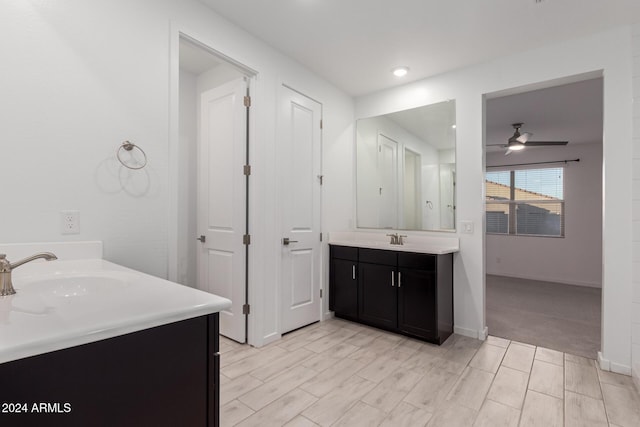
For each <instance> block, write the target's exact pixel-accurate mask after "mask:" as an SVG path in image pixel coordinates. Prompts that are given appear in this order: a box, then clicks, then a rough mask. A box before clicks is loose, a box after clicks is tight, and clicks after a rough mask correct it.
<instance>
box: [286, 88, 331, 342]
mask: <svg viewBox="0 0 640 427" xmlns="http://www.w3.org/2000/svg"><path fill="white" fill-rule="evenodd" d="M321 115H322V106H321V105H320V104H319V103H318V102H316V101H314V100H312V99H309V98H307V97H306V96H304V95H301V94H300V93H298V92H296V91H294V90H291V89H289V88H287V87H284V86H283V87H282V88H281V110H280V115H279V116H280V117H279V131H278V136H279V137H278V142H279V144H280V146H279V150H278V152H279V156H280V158H279V174H280V207H281V212H282V215H281V218H282V241H281V244H282V246H281V247H282V258H281V265H280V273H281V276H280V277H281V283H280V289H281V294H280V296H281V298H280V301H281V310H280V325H281V327H280V332H281V333H285V332H288V331H291V330H293V329H296V328H299V327H302V326H305V325H308V324H310V323H313V322H317V321H318V320H320V310H321V308H320V306H321V304H320V248H321V245H320V186H321V179H320V174H321V127H320V126H321ZM285 239H289V241H290V243H288V244H287V241H286V240H285Z"/></svg>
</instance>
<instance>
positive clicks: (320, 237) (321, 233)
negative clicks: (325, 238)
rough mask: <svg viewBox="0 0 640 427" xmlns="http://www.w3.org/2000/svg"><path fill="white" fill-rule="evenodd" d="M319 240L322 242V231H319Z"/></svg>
mask: <svg viewBox="0 0 640 427" xmlns="http://www.w3.org/2000/svg"><path fill="white" fill-rule="evenodd" d="M320 241H321V242H322V233H320Z"/></svg>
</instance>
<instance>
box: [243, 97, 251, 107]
mask: <svg viewBox="0 0 640 427" xmlns="http://www.w3.org/2000/svg"><path fill="white" fill-rule="evenodd" d="M244 106H245V107H247V108H249V107H251V97H250V96H249V95H247V96H245V97H244Z"/></svg>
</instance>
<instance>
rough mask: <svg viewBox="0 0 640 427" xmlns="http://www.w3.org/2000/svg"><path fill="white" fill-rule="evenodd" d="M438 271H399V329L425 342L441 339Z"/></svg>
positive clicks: (405, 269)
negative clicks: (437, 292)
mask: <svg viewBox="0 0 640 427" xmlns="http://www.w3.org/2000/svg"><path fill="white" fill-rule="evenodd" d="M435 285H436V280H435V271H427V270H416V269H410V268H400V269H399V271H398V329H399V330H400V331H401V332H404V333H407V334H411V335H415V336H418V337H421V338H427V339H435V338H437V336H438V328H437V321H436V319H437V318H438V317H437V309H436V286H435Z"/></svg>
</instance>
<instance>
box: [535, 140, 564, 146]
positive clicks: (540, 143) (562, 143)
mask: <svg viewBox="0 0 640 427" xmlns="http://www.w3.org/2000/svg"><path fill="white" fill-rule="evenodd" d="M568 143H569V141H529V142H527V147H533V146H536V145H537V146H544V145H567V144H568Z"/></svg>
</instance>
